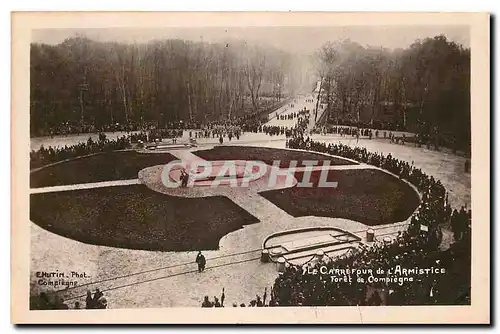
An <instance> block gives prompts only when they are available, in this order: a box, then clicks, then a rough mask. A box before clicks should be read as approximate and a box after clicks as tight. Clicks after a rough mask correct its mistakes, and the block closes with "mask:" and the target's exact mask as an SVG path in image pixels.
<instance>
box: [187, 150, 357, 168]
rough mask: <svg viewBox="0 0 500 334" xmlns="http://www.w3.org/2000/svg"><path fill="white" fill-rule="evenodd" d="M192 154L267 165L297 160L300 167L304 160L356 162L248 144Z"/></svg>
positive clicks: (337, 162)
mask: <svg viewBox="0 0 500 334" xmlns="http://www.w3.org/2000/svg"><path fill="white" fill-rule="evenodd" d="M193 154H195V155H197V156H199V157H200V158H202V159H205V160H208V161H216V160H258V161H263V162H265V163H266V164H268V165H272V164H273V161H275V160H280V167H281V168H287V167H289V166H290V161H291V160H297V167H301V166H303V165H302V161H304V160H317V161H318V163H319V164H320V165H321V164H322V163H323V161H327V160H328V161H330V165H355V164H356V163H354V162H351V161H349V160H345V159H342V158H334V157H329V156H326V155H322V154H319V153H313V152H302V151H291V150H282V149H277V148H267V147H250V146H217V147H214V148H213V149H210V150H200V151H195V152H193Z"/></svg>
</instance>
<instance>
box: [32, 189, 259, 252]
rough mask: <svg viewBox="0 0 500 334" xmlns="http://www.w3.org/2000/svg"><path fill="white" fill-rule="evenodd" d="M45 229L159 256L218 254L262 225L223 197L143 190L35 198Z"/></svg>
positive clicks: (34, 210)
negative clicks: (227, 240)
mask: <svg viewBox="0 0 500 334" xmlns="http://www.w3.org/2000/svg"><path fill="white" fill-rule="evenodd" d="M30 200H31V203H30V218H31V221H32V222H34V223H36V224H37V225H39V226H40V227H42V228H44V229H46V230H48V231H51V232H53V233H57V234H59V235H62V236H65V237H68V238H71V239H74V240H78V241H82V242H85V243H89V244H94V245H106V246H112V247H120V248H129V249H142V250H156V251H190V250H214V249H218V247H219V240H220V239H221V238H222V237H223V236H224V235H226V234H228V233H230V232H233V231H235V230H238V229H240V228H242V227H243V226H244V225H248V224H253V223H257V222H258V219H257V218H255V217H253V216H252V215H250V214H249V213H248V212H246V211H245V210H243V209H242V208H240V207H239V206H238V205H236V204H234V203H233V202H232V201H231V200H230V199H228V198H226V197H222V196H215V197H206V198H181V197H172V196H168V195H164V194H160V193H157V192H154V191H153V190H150V189H148V188H147V187H145V186H143V185H131V186H119V187H106V188H95V189H84V190H74V191H61V192H54V193H41V194H32V195H31V196H30Z"/></svg>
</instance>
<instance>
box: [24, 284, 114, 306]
mask: <svg viewBox="0 0 500 334" xmlns="http://www.w3.org/2000/svg"><path fill="white" fill-rule="evenodd" d="M106 308H108V300H107V299H106V297H104V293H103V292H102V291H101V290H99V288H97V289H95V291H94V293H92V291H90V290H87V297H86V298H85V305H82V304H81V303H80V302H79V301H76V302H75V303H74V304H73V307H70V306H69V305H68V304H67V303H65V302H64V299H63V298H61V297H60V296H58V295H57V293H53V294H51V296H49V294H48V293H47V292H41V293H40V294H39V295H38V296H37V297H36V298H34V297H31V306H30V309H31V310H80V309H87V310H89V309H106Z"/></svg>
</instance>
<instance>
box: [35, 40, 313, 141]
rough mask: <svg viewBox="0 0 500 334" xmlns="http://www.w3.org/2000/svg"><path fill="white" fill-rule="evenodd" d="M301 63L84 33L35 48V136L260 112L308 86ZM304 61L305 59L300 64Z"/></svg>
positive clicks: (258, 53)
mask: <svg viewBox="0 0 500 334" xmlns="http://www.w3.org/2000/svg"><path fill="white" fill-rule="evenodd" d="M300 61H302V60H300V59H298V58H297V59H296V58H295V57H294V56H292V55H290V54H288V53H285V52H283V51H281V50H278V49H274V48H272V47H259V46H251V45H247V44H246V43H245V42H242V41H231V42H230V43H204V42H194V41H186V40H179V39H173V40H161V41H153V42H150V43H145V44H122V43H112V42H97V41H93V40H90V39H87V38H85V37H83V36H76V37H72V38H68V39H67V40H65V41H64V42H63V43H60V44H58V45H47V44H35V43H33V44H32V45H31V71H30V76H31V77H30V82H31V96H30V102H31V105H30V116H31V121H30V124H31V134H32V135H43V134H49V133H51V131H53V130H54V129H57V128H58V127H60V126H61V125H65V124H73V125H74V124H79V125H80V126H84V125H86V126H89V125H91V126H92V127H95V128H96V129H100V128H103V127H105V126H107V125H111V124H117V123H118V124H122V125H123V124H126V125H127V124H131V125H132V124H133V125H135V126H138V125H139V126H142V125H143V124H156V126H159V127H165V126H168V124H169V123H171V122H179V121H183V122H186V123H189V122H196V123H204V122H209V121H214V120H222V119H225V120H227V119H232V118H235V117H237V116H241V114H242V113H244V112H245V111H249V110H250V111H252V110H253V111H256V110H257V109H258V108H259V106H260V104H261V101H263V99H270V98H275V99H276V98H281V97H283V96H285V94H286V93H287V92H288V93H292V92H293V91H294V90H296V89H299V87H300V86H302V85H304V82H300V80H297V78H300V75H298V74H297V73H294V71H296V68H300V66H297V62H300ZM301 65H302V64H301Z"/></svg>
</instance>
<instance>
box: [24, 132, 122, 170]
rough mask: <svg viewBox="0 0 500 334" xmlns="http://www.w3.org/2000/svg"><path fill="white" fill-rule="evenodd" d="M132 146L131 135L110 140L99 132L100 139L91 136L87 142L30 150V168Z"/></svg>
mask: <svg viewBox="0 0 500 334" xmlns="http://www.w3.org/2000/svg"><path fill="white" fill-rule="evenodd" d="M130 147H131V143H130V136H121V137H118V138H117V139H115V140H109V139H107V138H106V135H105V134H104V133H100V134H99V139H98V140H93V139H92V137H89V139H88V140H87V142H83V143H78V144H75V145H71V146H68V145H65V146H62V147H52V146H50V147H48V148H45V147H44V146H43V145H42V146H41V147H40V149H39V150H37V151H35V150H32V151H31V152H30V168H32V169H33V168H38V167H42V166H45V165H48V164H51V163H54V162H58V161H63V160H66V159H72V158H76V157H81V156H85V155H89V154H94V153H99V152H111V151H116V150H123V149H127V148H130Z"/></svg>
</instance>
